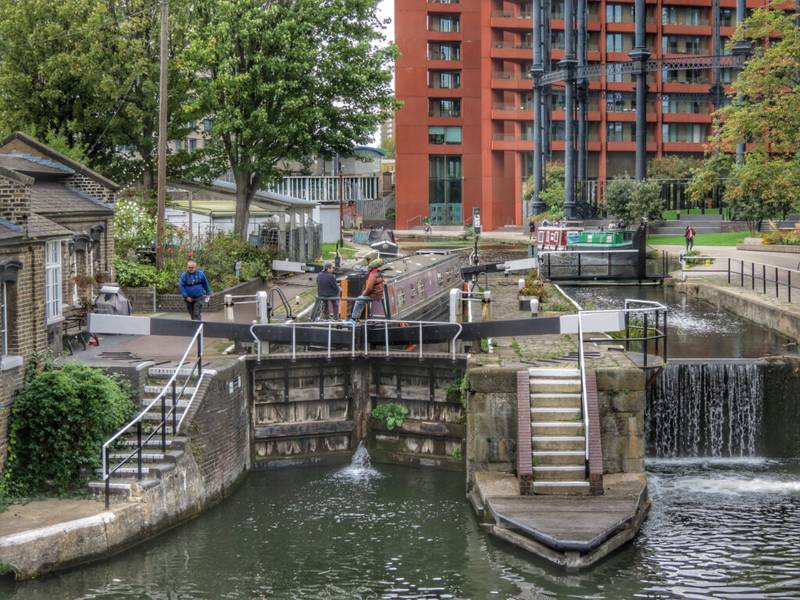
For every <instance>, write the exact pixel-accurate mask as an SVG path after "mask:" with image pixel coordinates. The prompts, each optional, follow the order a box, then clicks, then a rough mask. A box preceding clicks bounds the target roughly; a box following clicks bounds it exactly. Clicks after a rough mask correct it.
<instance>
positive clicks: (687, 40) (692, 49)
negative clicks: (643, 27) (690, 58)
mask: <svg viewBox="0 0 800 600" xmlns="http://www.w3.org/2000/svg"><path fill="white" fill-rule="evenodd" d="M661 49H662V50H663V51H664V52H669V53H670V54H701V53H702V52H704V51H705V42H704V40H703V38H701V37H700V36H699V35H665V36H664V37H662V38H661Z"/></svg>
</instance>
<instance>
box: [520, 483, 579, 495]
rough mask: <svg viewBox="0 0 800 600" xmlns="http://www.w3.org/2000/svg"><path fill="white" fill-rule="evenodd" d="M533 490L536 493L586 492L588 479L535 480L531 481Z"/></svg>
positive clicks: (574, 493)
mask: <svg viewBox="0 0 800 600" xmlns="http://www.w3.org/2000/svg"><path fill="white" fill-rule="evenodd" d="M533 491H534V493H536V494H553V495H565V494H572V495H576V494H588V493H589V482H588V481H579V480H575V481H536V480H534V482H533Z"/></svg>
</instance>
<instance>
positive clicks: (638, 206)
mask: <svg viewBox="0 0 800 600" xmlns="http://www.w3.org/2000/svg"><path fill="white" fill-rule="evenodd" d="M605 204H606V210H607V211H608V213H609V214H611V215H614V216H615V217H616V218H617V219H619V220H620V221H622V222H623V223H626V224H627V225H637V224H638V223H639V221H641V220H642V219H648V220H653V219H658V218H660V216H661V210H662V209H663V208H664V201H663V199H662V198H661V184H659V183H658V182H657V181H653V180H644V181H635V180H633V179H631V178H630V176H628V175H623V176H619V177H615V178H614V179H612V180H611V181H609V182H608V184H607V185H606V193H605Z"/></svg>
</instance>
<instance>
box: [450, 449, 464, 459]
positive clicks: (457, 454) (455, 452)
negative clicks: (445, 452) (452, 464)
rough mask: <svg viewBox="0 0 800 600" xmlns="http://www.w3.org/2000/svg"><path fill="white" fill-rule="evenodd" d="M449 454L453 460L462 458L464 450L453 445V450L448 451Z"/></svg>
mask: <svg viewBox="0 0 800 600" xmlns="http://www.w3.org/2000/svg"><path fill="white" fill-rule="evenodd" d="M450 456H451V457H452V458H453V459H455V460H462V459H463V458H464V452H463V451H462V450H461V446H454V447H453V450H452V451H451V452H450Z"/></svg>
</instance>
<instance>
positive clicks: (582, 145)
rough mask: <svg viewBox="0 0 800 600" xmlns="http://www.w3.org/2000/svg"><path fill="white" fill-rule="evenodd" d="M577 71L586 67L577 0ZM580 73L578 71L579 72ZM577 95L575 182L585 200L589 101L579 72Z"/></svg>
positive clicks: (582, 14) (582, 2)
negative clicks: (576, 163) (576, 165)
mask: <svg viewBox="0 0 800 600" xmlns="http://www.w3.org/2000/svg"><path fill="white" fill-rule="evenodd" d="M577 3H578V19H577V21H578V44H577V46H578V69H579V70H580V69H581V68H582V67H586V0H578V2H577ZM579 72H580V71H579ZM577 95H578V169H577V180H578V182H579V186H580V190H579V194H580V198H581V199H582V200H583V201H585V200H587V198H586V144H587V136H588V134H589V132H588V131H587V129H588V128H587V114H586V113H587V111H588V107H587V106H586V104H587V102H588V100H589V85H588V82H587V80H586V77H585V76H584V73H582V72H581V74H580V76H579V77H578V83H577Z"/></svg>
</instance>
